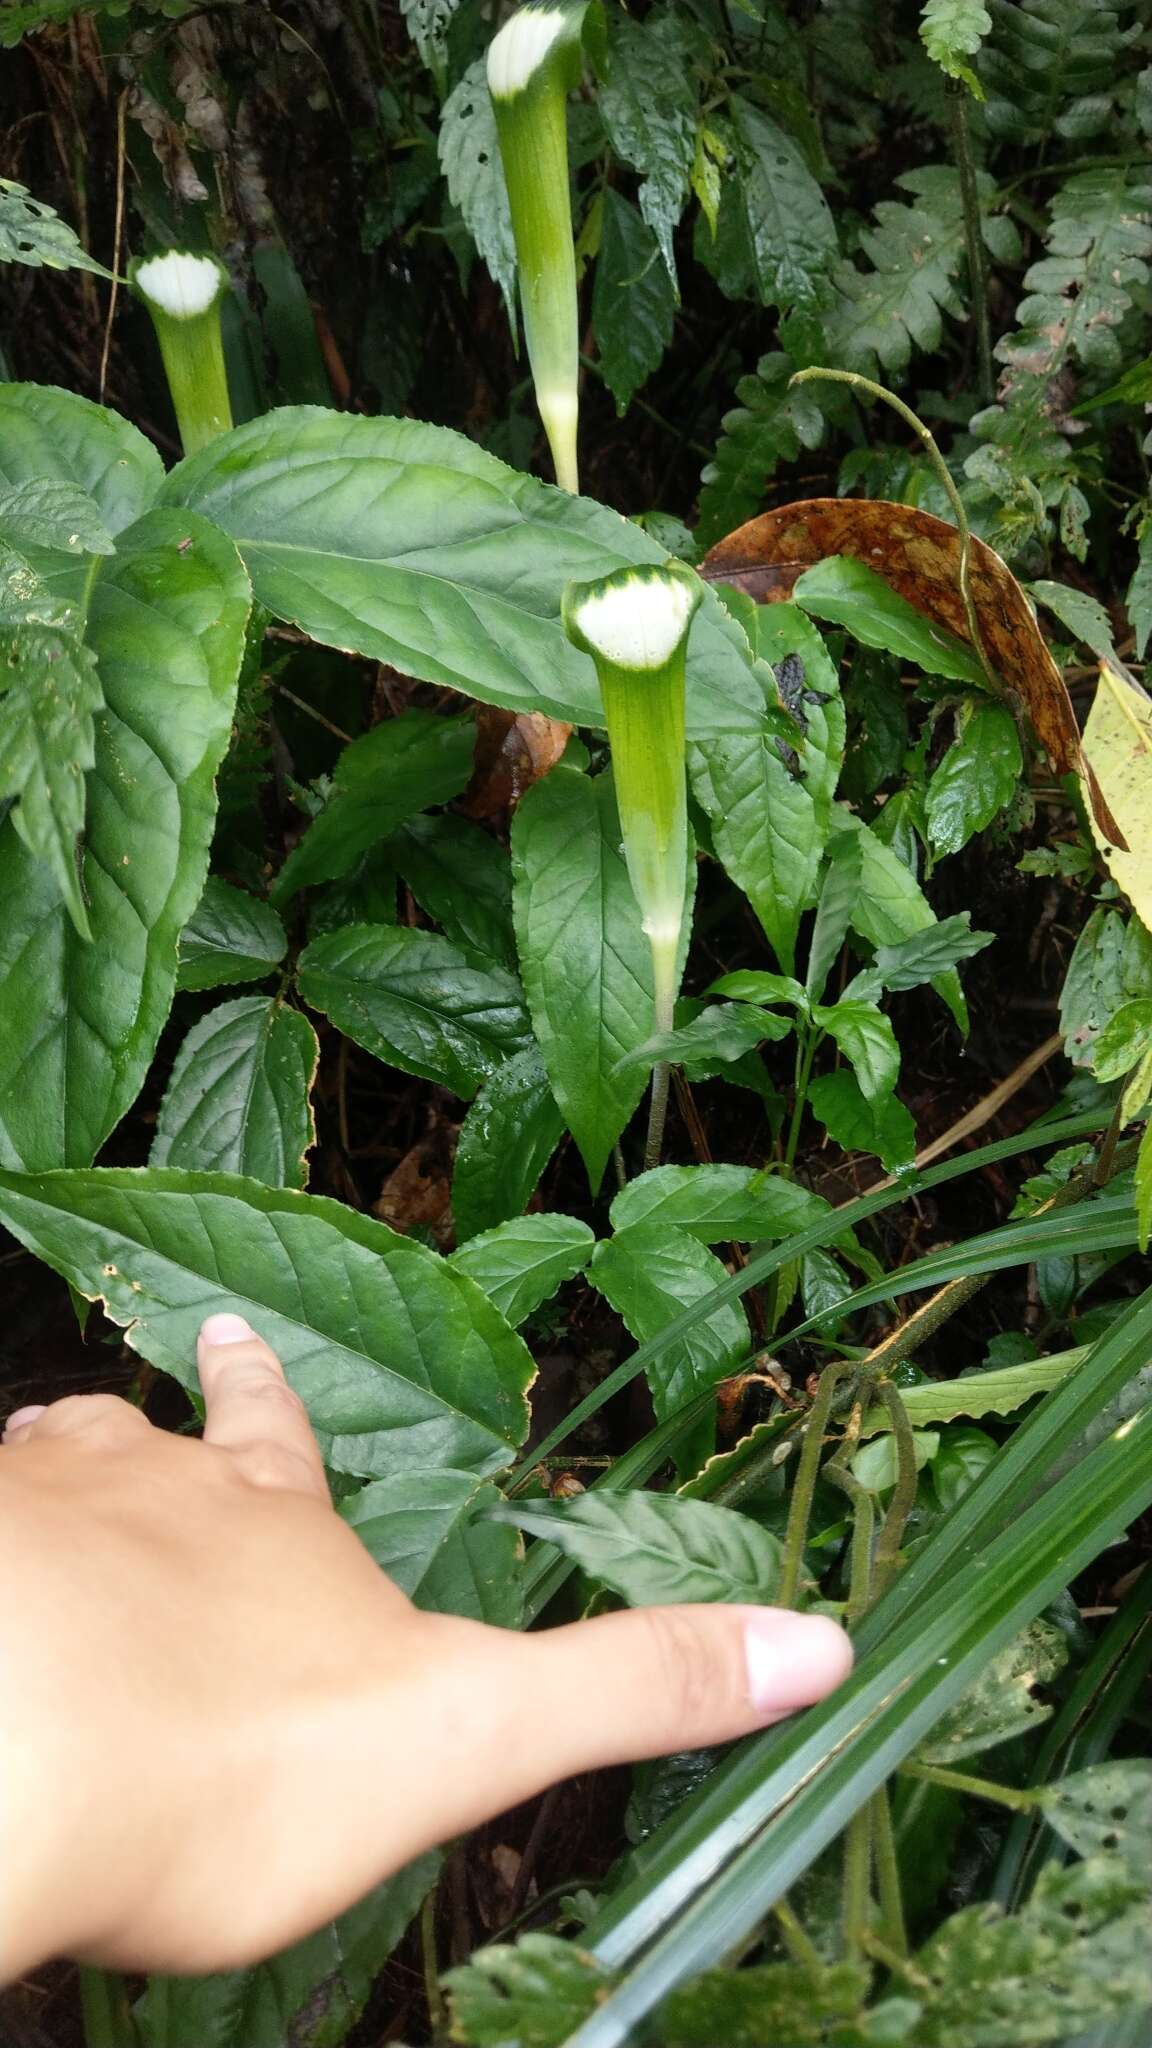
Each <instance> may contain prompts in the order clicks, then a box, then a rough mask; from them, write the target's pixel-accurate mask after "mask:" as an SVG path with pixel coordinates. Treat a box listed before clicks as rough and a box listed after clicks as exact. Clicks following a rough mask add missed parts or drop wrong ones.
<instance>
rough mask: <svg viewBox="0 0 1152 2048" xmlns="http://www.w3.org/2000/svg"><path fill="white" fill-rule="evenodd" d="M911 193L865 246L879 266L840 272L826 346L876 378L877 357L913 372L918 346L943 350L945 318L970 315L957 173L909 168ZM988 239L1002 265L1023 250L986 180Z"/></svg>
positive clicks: (889, 366) (880, 219)
mask: <svg viewBox="0 0 1152 2048" xmlns="http://www.w3.org/2000/svg"><path fill="white" fill-rule="evenodd" d="M897 183H898V184H900V185H902V186H903V187H904V190H905V191H906V192H911V193H912V194H913V195H914V196H913V200H912V203H911V205H907V204H903V203H901V202H899V201H897V200H892V199H884V200H881V202H880V204H879V206H877V208H876V225H875V227H873V228H867V229H865V231H864V232H863V234H862V235H861V237H860V245H861V248H862V249H863V251H864V254H865V255H866V256H867V257H868V258H869V260H870V263H871V266H872V267H871V268H870V269H869V270H858V269H857V268H856V267H855V265H854V264H851V263H842V264H840V265H839V266H838V267H837V269H836V271H835V273H834V284H835V288H836V299H835V303H834V304H833V306H832V308H831V311H830V312H829V315H828V318H827V321H826V325H825V336H826V342H827V345H828V347H829V349H830V350H831V359H832V360H833V361H834V362H836V363H841V364H843V365H844V366H845V367H846V368H848V369H854V370H864V371H867V372H868V373H870V374H874V373H875V367H876V362H877V359H879V361H880V363H881V364H882V365H883V367H884V368H885V369H886V370H888V371H891V372H899V371H901V370H904V369H906V368H907V366H908V363H909V361H910V359H911V356H912V352H913V349H926V350H929V351H931V350H933V349H936V348H939V346H940V342H941V340H942V338H943V332H944V327H943V319H942V315H943V314H945V313H947V314H950V315H951V317H952V318H953V319H961V318H962V317H963V315H964V311H965V306H964V301H963V299H962V298H961V296H960V293H959V291H958V289H957V286H956V279H957V277H958V275H959V273H960V272H961V271H962V269H963V268H964V262H965V246H964V208H963V202H962V199H961V195H960V179H959V176H958V175H957V173H956V172H955V171H954V170H952V169H951V168H950V167H948V166H946V165H943V164H934V165H930V166H928V167H927V168H926V169H924V170H921V171H908V172H906V174H905V175H904V176H903V177H902V178H899V179H898V180H897ZM980 196H981V202H982V204H983V205H985V206H986V207H987V208H988V211H987V212H986V214H985V216H984V237H985V240H986V242H987V244H988V246H989V249H990V250H991V252H992V254H993V255H994V256H995V257H996V258H997V260H998V261H1000V262H1009V263H1010V262H1012V261H1013V259H1014V257H1015V255H1016V254H1017V252H1018V247H1019V245H1018V242H1017V239H1016V232H1015V229H1014V228H1013V227H1012V224H1011V222H1010V221H1009V220H1008V219H1007V217H1006V216H1005V215H1003V214H996V213H994V212H992V211H991V208H992V204H993V201H994V197H995V191H994V187H993V185H992V182H991V180H990V179H988V178H984V177H982V178H981V179H980Z"/></svg>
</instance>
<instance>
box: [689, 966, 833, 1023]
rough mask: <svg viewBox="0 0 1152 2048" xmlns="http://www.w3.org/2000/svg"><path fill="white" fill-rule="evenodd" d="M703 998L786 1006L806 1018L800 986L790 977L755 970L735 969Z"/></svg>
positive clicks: (804, 1003)
mask: <svg viewBox="0 0 1152 2048" xmlns="http://www.w3.org/2000/svg"><path fill="white" fill-rule="evenodd" d="M704 993H705V995H710V996H731V997H732V999H733V1001H735V1002H738V1003H760V1004H763V1005H764V1006H765V1007H766V1006H767V1005H768V1004H769V1003H789V1004H791V1005H792V1007H793V1008H794V1009H797V1010H799V1011H800V1014H801V1015H802V1016H807V1014H808V995H807V991H806V990H805V988H804V986H803V984H802V983H801V982H799V981H795V980H794V979H793V977H792V976H791V975H790V974H767V973H765V972H763V971H762V970H761V969H760V968H758V967H738V968H736V969H735V971H734V972H733V973H732V974H722V975H721V976H720V979H719V980H718V981H714V982H713V983H712V985H711V987H710V988H707V989H705V991H704Z"/></svg>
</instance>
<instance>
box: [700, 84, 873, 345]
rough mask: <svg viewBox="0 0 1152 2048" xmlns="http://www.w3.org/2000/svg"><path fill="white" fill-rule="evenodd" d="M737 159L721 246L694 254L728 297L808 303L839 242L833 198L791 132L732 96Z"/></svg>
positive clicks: (816, 297)
mask: <svg viewBox="0 0 1152 2048" xmlns="http://www.w3.org/2000/svg"><path fill="white" fill-rule="evenodd" d="M730 113H731V119H732V140H733V144H734V160H733V162H732V164H731V165H730V166H729V169H728V173H727V175H726V177H725V179H724V182H723V186H722V192H721V199H720V213H719V217H718V221H717V228H716V239H715V244H714V246H713V245H710V244H709V243H708V242H707V241H706V240H705V239H704V237H703V235H701V236H700V237H698V239H697V245H696V253H697V255H698V257H699V258H700V259H701V261H703V262H705V263H706V264H707V265H708V268H709V269H710V270H712V271H713V272H714V274H715V276H716V279H717V282H718V283H719V285H720V289H721V290H722V291H724V292H726V293H727V294H728V296H729V297H730V298H742V297H744V296H745V294H749V295H751V296H753V297H755V298H758V299H759V300H760V302H761V304H762V305H765V306H779V307H781V308H782V309H783V310H785V311H788V310H790V309H792V308H797V307H798V308H802V309H808V308H813V307H815V306H817V305H818V304H819V302H820V300H821V299H822V298H823V297H824V295H825V291H826V279H827V274H828V269H829V265H830V264H831V262H832V261H833V260H834V258H835V256H836V254H837V251H838V243H837V237H836V224H835V222H834V220H833V218H832V214H831V212H830V210H829V207H828V202H827V200H826V199H825V197H824V194H823V193H822V192H821V190H820V187H819V185H818V184H817V183H816V180H815V178H814V177H813V176H812V173H811V171H810V170H809V169H808V166H807V164H806V163H805V161H804V158H803V156H802V155H801V153H800V151H799V150H798V149H797V147H796V144H795V143H794V142H793V141H792V140H791V138H790V137H789V136H787V135H785V133H784V131H783V129H782V128H779V127H777V125H776V123H775V121H773V120H772V119H771V118H770V116H769V115H767V114H765V113H763V112H762V111H761V109H760V108H759V107H755V106H753V104H752V102H751V101H750V100H746V99H743V98H740V97H734V98H733V99H732V100H731V102H730Z"/></svg>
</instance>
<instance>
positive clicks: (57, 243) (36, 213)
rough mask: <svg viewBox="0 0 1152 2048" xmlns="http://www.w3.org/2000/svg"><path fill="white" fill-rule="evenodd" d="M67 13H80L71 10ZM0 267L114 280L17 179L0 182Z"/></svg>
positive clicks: (38, 11) (2, 36)
mask: <svg viewBox="0 0 1152 2048" xmlns="http://www.w3.org/2000/svg"><path fill="white" fill-rule="evenodd" d="M16 12H17V14H29V13H30V14H32V15H33V17H35V16H39V17H40V18H41V19H43V18H44V9H43V8H42V7H40V8H34V9H28V8H19V7H18V8H17V10H16ZM67 12H68V13H75V12H77V9H76V8H75V7H72V6H69V7H68V9H67ZM13 26H14V24H12V23H7V24H5V28H4V30H3V32H0V41H2V42H8V41H9V38H10V36H11V34H12V28H13ZM0 263H24V264H27V265H28V266H29V267H30V268H31V269H32V270H41V269H43V270H91V271H94V272H95V273H96V276H97V277H111V275H112V272H111V271H110V270H105V268H104V265H103V264H102V263H97V262H96V261H95V259H94V258H93V257H91V256H88V255H86V254H85V252H84V250H83V249H82V248H81V246H80V243H79V242H78V240H77V238H76V234H75V231H74V229H72V228H70V227H69V226H68V224H67V222H66V221H62V220H61V219H60V216H59V214H57V213H56V211H55V210H54V208H52V207H51V206H46V205H45V203H44V201H43V200H42V199H33V197H32V194H31V193H30V192H29V190H28V188H27V186H26V185H18V184H17V183H16V181H15V179H14V178H0Z"/></svg>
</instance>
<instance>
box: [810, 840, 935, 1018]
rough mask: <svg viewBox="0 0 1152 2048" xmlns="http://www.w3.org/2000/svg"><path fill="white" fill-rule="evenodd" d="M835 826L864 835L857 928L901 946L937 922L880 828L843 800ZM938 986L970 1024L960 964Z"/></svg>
mask: <svg viewBox="0 0 1152 2048" xmlns="http://www.w3.org/2000/svg"><path fill="white" fill-rule="evenodd" d="M833 827H834V830H835V831H836V832H853V833H855V835H856V837H857V838H858V839H859V841H860V852H861V872H860V889H859V892H858V894H857V896H856V899H855V902H854V904H853V908H852V929H853V930H854V931H857V932H859V934H860V937H861V938H862V939H871V941H872V944H873V945H874V946H895V945H898V944H899V943H900V941H901V940H903V939H909V938H912V937H913V936H914V935H916V934H918V933H920V932H923V931H926V930H927V929H928V927H929V926H930V925H934V924H935V923H936V921H937V920H936V918H935V916H934V914H933V910H932V905H931V904H930V903H929V901H928V898H927V897H926V896H925V894H924V891H923V889H921V887H920V884H919V883H918V882H917V880H916V877H915V875H914V874H913V873H912V871H911V869H910V868H907V867H906V866H905V865H904V862H903V861H902V860H901V859H900V857H899V855H898V854H896V853H894V852H893V851H892V848H891V847H890V846H885V844H884V842H883V840H882V839H879V838H878V837H877V835H876V833H875V832H873V831H872V830H871V829H870V828H869V827H868V826H867V825H863V824H861V822H860V820H859V818H857V817H856V816H855V815H854V814H853V813H852V812H851V811H848V810H846V809H845V808H844V807H843V806H842V805H838V806H837V808H836V811H835V813H834V817H833ZM932 986H933V988H934V989H935V990H936V993H937V995H938V996H939V997H940V999H941V1001H942V1002H944V1003H946V1004H947V1005H948V1008H949V1009H950V1010H951V1012H952V1015H953V1016H954V1017H955V1019H956V1022H957V1023H958V1024H959V1025H960V1027H961V1029H962V1030H966V1029H967V1010H966V1007H965V1003H964V996H963V992H962V990H961V988H960V978H959V976H958V975H957V973H956V970H955V968H953V967H949V968H946V969H945V971H944V973H943V974H937V975H934V976H933V980H932Z"/></svg>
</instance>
